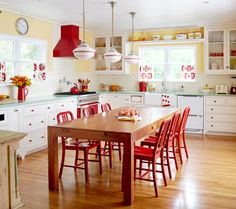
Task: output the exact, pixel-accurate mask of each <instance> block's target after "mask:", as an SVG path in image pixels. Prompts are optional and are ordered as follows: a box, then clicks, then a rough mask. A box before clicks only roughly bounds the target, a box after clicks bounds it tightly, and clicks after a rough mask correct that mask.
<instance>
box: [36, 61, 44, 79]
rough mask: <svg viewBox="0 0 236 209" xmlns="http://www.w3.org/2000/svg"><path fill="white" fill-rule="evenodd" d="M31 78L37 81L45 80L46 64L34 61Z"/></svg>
mask: <svg viewBox="0 0 236 209" xmlns="http://www.w3.org/2000/svg"><path fill="white" fill-rule="evenodd" d="M33 79H34V80H37V81H44V80H46V65H45V64H43V63H40V64H37V63H34V73H33Z"/></svg>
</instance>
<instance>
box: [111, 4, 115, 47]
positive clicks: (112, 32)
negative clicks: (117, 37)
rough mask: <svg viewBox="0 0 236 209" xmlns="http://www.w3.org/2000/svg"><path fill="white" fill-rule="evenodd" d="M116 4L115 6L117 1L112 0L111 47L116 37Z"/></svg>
mask: <svg viewBox="0 0 236 209" xmlns="http://www.w3.org/2000/svg"><path fill="white" fill-rule="evenodd" d="M114 6H115V2H114V1H111V8H112V27H111V47H112V48H113V37H114Z"/></svg>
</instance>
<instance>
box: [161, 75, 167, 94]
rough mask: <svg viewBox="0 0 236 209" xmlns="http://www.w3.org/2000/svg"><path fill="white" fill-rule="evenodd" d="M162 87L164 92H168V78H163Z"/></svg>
mask: <svg viewBox="0 0 236 209" xmlns="http://www.w3.org/2000/svg"><path fill="white" fill-rule="evenodd" d="M161 86H162V91H164V92H165V91H166V90H167V89H166V78H165V77H164V76H163V80H162V82H161Z"/></svg>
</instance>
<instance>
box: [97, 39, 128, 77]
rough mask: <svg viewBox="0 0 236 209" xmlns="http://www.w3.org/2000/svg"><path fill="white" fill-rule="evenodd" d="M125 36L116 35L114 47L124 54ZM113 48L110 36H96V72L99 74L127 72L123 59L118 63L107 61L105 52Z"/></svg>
mask: <svg viewBox="0 0 236 209" xmlns="http://www.w3.org/2000/svg"><path fill="white" fill-rule="evenodd" d="M124 45H125V36H124V35H119V36H114V39H113V46H114V48H115V49H116V50H117V51H118V52H119V53H121V54H122V56H123V55H124ZM110 48H111V37H110V36H99V37H95V50H96V56H95V66H94V67H95V72H96V73H98V74H124V73H127V71H126V69H127V68H125V65H126V64H125V63H124V61H123V59H121V60H120V61H119V62H116V63H107V62H106V61H105V59H104V54H105V53H106V52H108V51H109V50H110Z"/></svg>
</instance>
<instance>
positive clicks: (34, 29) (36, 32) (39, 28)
mask: <svg viewBox="0 0 236 209" xmlns="http://www.w3.org/2000/svg"><path fill="white" fill-rule="evenodd" d="M19 17H23V18H25V19H26V20H27V21H28V24H29V31H28V33H27V34H26V35H24V36H22V37H28V38H36V39H42V40H46V41H47V47H48V52H47V62H48V63H47V70H49V71H50V70H52V37H53V24H52V23H49V22H46V21H42V20H37V19H35V18H30V17H25V16H23V15H18V14H15V13H10V12H6V11H2V13H0V25H1V27H0V34H7V35H16V36H21V35H19V33H17V31H16V29H15V23H16V20H17V19H18V18H19Z"/></svg>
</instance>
